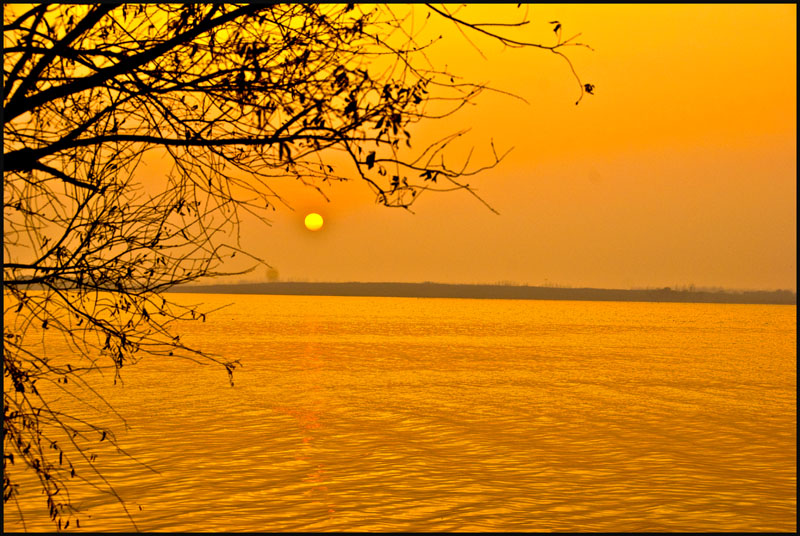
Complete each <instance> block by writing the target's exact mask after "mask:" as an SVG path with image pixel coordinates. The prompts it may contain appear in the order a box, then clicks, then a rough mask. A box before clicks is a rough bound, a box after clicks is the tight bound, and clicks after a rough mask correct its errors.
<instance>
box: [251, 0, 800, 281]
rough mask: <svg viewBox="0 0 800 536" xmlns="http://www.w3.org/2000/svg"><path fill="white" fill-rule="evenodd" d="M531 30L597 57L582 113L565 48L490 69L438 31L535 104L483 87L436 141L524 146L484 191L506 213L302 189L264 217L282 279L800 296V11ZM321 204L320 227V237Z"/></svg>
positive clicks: (579, 64) (627, 14)
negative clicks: (572, 41) (311, 215)
mask: <svg viewBox="0 0 800 536" xmlns="http://www.w3.org/2000/svg"><path fill="white" fill-rule="evenodd" d="M516 13H519V11H517V10H516V7H515V6H503V7H502V8H498V7H496V6H480V5H470V6H469V7H468V8H466V9H465V10H464V11H463V15H464V17H465V18H467V19H472V20H479V19H484V20H486V19H508V18H509V17H508V16H507V15H506V14H508V15H510V16H512V17H513V16H515V14H516ZM529 18H530V20H531V23H530V24H529V25H528V27H527V28H526V29H525V30H524V31H520V32H515V34H514V35H516V36H518V37H522V38H526V39H528V40H538V41H540V42H545V43H548V44H549V43H551V42H552V41H553V39H554V37H553V32H552V26H551V25H550V24H548V22H549V21H552V20H558V21H560V22H561V24H562V27H563V36H564V37H568V36H569V35H572V34H573V33H578V32H580V33H582V36H581V38H580V40H581V41H583V42H586V43H588V44H590V45H591V46H592V47H593V48H594V52H592V51H589V50H586V49H580V48H576V49H572V50H571V51H570V52H569V54H570V57H571V58H572V59H573V62H574V65H575V68H576V69H577V71H578V73H579V74H580V75H581V78H582V79H583V81H584V82H591V83H593V84H596V90H595V95H593V96H592V95H587V96H586V97H585V98H584V99H583V102H582V103H581V104H580V106H575V100H576V98H577V97H578V89H577V84H576V81H575V79H574V78H573V77H572V75H571V74H570V72H569V69H568V67H567V65H566V64H565V63H564V62H563V61H561V60H560V59H559V58H557V57H556V56H555V55H553V54H551V53H549V52H546V51H537V50H515V49H504V48H503V47H502V46H499V45H497V44H494V43H489V42H486V41H484V40H482V39H480V38H477V37H476V38H475V42H476V43H477V44H478V45H480V46H481V48H482V49H483V51H484V54H485V56H486V59H484V58H482V57H481V55H480V54H478V52H476V51H475V49H473V48H472V47H471V46H470V45H469V44H468V43H467V42H466V41H465V40H464V38H463V37H462V36H461V35H460V34H459V32H458V31H457V30H456V29H455V28H454V27H453V26H452V24H445V23H444V22H443V21H442V22H438V23H436V24H438V26H437V28H435V29H434V30H436V31H440V33H443V34H444V36H445V38H446V39H445V43H444V44H443V45H442V46H440V47H439V49H438V50H437V51H436V52H435V54H434V55H433V56H432V59H434V60H435V61H437V62H439V63H446V64H447V66H448V67H449V68H450V69H451V70H452V71H453V72H455V73H457V74H460V75H462V76H463V77H465V78H467V79H470V80H472V81H476V82H483V81H485V82H489V83H490V84H492V85H493V86H495V87H498V88H501V89H504V90H507V91H510V92H513V93H516V94H518V95H520V96H522V97H524V98H525V99H527V100H528V102H529V104H524V103H522V102H520V101H519V100H515V99H513V98H510V97H507V96H504V95H499V94H486V93H485V94H483V95H482V96H481V97H480V98H479V99H478V101H477V102H478V106H477V107H474V108H471V109H469V110H466V111H465V112H464V113H460V114H459V115H456V116H454V117H452V118H449V119H447V120H443V121H440V122H439V123H437V124H433V125H430V126H428V127H426V129H427V130H426V131H425V132H420V134H421V135H430V134H432V133H437V134H438V133H442V134H444V133H447V132H454V131H456V130H459V129H461V128H465V127H470V128H472V131H471V133H470V137H469V139H468V140H467V143H468V144H469V145H470V146H475V148H476V157H477V158H478V159H480V158H488V156H489V154H490V153H489V150H488V144H489V141H490V140H491V139H494V142H495V144H496V145H497V147H498V149H500V150H502V149H504V148H507V147H511V146H513V147H514V150H513V151H512V152H511V154H510V155H509V156H508V158H507V159H506V160H505V161H503V162H502V163H501V164H500V165H499V166H497V167H496V168H495V169H492V170H489V171H487V172H485V173H483V174H481V175H479V176H478V177H477V178H474V180H470V184H473V185H474V186H476V188H477V191H478V192H479V194H480V195H481V196H482V197H483V198H484V199H485V200H486V201H487V202H488V203H490V204H491V205H492V206H493V207H494V208H495V209H497V210H498V211H499V212H500V215H499V216H498V215H496V214H493V213H492V212H490V211H489V210H488V209H486V208H485V207H484V206H483V205H482V204H480V203H479V202H478V201H476V200H475V199H474V198H473V197H471V196H470V195H469V194H467V193H464V192H456V193H450V194H437V195H426V196H424V197H423V198H421V199H420V200H419V202H418V203H417V204H415V205H414V210H415V214H410V213H408V212H406V211H403V210H400V209H389V208H385V207H382V206H380V205H376V204H375V203H374V199H373V196H372V194H371V193H370V191H369V190H368V189H367V187H366V186H365V185H363V184H359V183H356V182H353V183H348V184H346V185H336V186H334V187H332V188H330V189H329V190H326V192H327V193H328V195H329V197H330V198H331V202H330V203H327V202H325V200H324V199H322V198H321V197H320V196H319V195H317V194H312V193H311V192H305V191H299V190H297V189H295V188H293V187H290V188H289V189H284V190H281V193H283V194H284V195H285V196H286V197H287V199H288V201H289V202H290V203H291V204H292V206H293V208H294V209H295V211H294V212H292V211H290V210H286V209H284V210H282V211H279V212H277V213H275V216H274V218H273V222H272V226H271V227H264V226H258V225H255V224H254V225H248V226H247V228H246V229H244V231H243V239H244V240H243V243H244V246H245V247H246V248H249V249H250V250H252V251H253V252H254V253H256V254H257V255H260V256H262V257H263V258H264V259H265V260H267V261H268V262H269V263H270V264H272V265H273V266H274V267H275V268H276V269H277V270H278V272H279V274H280V277H281V279H283V280H309V281H437V282H454V283H493V282H499V281H512V282H515V283H521V284H531V285H540V284H544V283H550V284H561V285H570V286H591V287H607V288H612V287H613V288H629V287H641V286H676V285H677V286H680V285H689V284H694V285H696V286H721V287H726V288H739V289H742V288H760V289H777V288H788V289H796V271H797V264H796V253H797V235H796V230H795V226H796V220H797V205H796V191H797V190H796V188H797V186H796V173H797V159H796V154H797V153H796V140H797V124H796V97H797V86H796V75H797V72H796V44H797V28H796V6H795V5H790V4H787V5H612V6H603V5H541V6H538V5H537V6H533V7H531V8H530V11H529ZM430 20H431V21H434V17H431V19H430ZM415 134H416V132H415ZM311 211H315V212H319V213H320V214H322V216H323V217H324V218H325V226H324V227H323V228H322V230H320V231H318V232H310V231H308V230H306V229H305V228H304V227H303V219H304V217H305V216H306V214H307V213H308V212H311ZM265 276H266V273H265V270H264V269H260V270H258V271H257V272H255V273H253V274H251V275H250V276H247V277H244V278H238V279H248V280H264V279H265Z"/></svg>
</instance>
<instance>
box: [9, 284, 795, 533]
mask: <svg viewBox="0 0 800 536" xmlns="http://www.w3.org/2000/svg"><path fill="white" fill-rule="evenodd" d="M172 298H173V299H174V300H176V301H178V302H181V303H203V304H206V305H205V306H206V307H207V308H208V309H212V308H215V307H218V306H220V305H222V304H226V303H232V302H235V304H234V305H231V306H230V307H227V308H224V309H222V310H220V311H218V312H216V313H214V314H212V315H210V316H209V317H208V320H207V321H206V322H205V323H200V322H197V323H191V324H189V325H186V326H182V327H181V329H180V330H179V332H181V333H183V335H182V340H183V341H185V342H189V343H194V344H196V345H199V346H201V347H203V348H205V349H207V350H209V351H211V352H215V353H218V354H220V355H224V356H226V357H229V358H238V359H240V360H241V362H242V364H243V368H241V369H238V370H237V372H236V373H235V386H234V387H230V385H229V383H228V380H227V375H226V373H225V371H224V369H221V368H218V367H211V366H202V365H198V364H195V363H191V362H186V361H181V360H175V359H161V358H159V359H144V360H143V361H142V363H141V364H139V365H137V366H135V367H129V368H128V367H126V368H125V369H123V371H122V373H123V376H122V378H123V380H124V385H117V386H116V387H113V386H112V385H111V384H112V378H111V377H110V376H107V377H105V378H98V381H96V382H95V383H94V384H93V385H95V386H96V387H97V388H98V389H99V390H100V392H101V393H102V394H103V395H104V396H106V398H107V399H108V400H109V402H111V403H112V404H113V406H114V407H115V409H116V410H117V411H118V412H119V413H120V415H121V416H122V417H123V418H124V419H125V420H126V421H127V423H128V425H129V427H130V430H128V431H126V430H125V429H124V426H123V425H122V423H121V422H120V421H119V419H116V418H115V417H113V415H112V414H111V413H110V412H109V411H102V408H101V413H99V414H94V415H95V416H94V417H93V418H94V419H95V420H101V421H102V422H108V423H110V424H111V425H112V426H114V430H115V431H116V434H117V437H118V440H119V444H120V446H121V447H123V448H124V449H125V450H126V451H127V452H128V453H129V454H131V455H132V456H134V457H135V458H136V459H138V460H140V461H141V462H143V463H146V464H147V465H149V466H150V467H151V468H152V469H154V470H155V471H157V472H154V471H153V470H150V469H148V468H146V467H144V466H142V465H141V464H138V463H136V462H135V461H132V460H130V459H129V458H127V457H125V456H122V455H118V454H115V453H113V452H109V451H108V450H105V451H103V450H101V449H100V446H107V445H108V442H105V443H102V444H100V445H99V446H98V450H96V452H98V453H99V456H100V457H99V458H98V460H97V461H98V468H99V469H100V470H101V471H102V472H103V474H104V476H105V477H106V478H107V479H108V481H109V482H110V483H111V484H112V485H113V486H114V488H115V489H116V491H117V493H118V494H119V495H120V497H121V498H122V499H123V500H124V502H125V506H126V507H127V509H128V511H129V512H130V515H131V517H132V519H133V521H134V522H135V523H136V526H137V527H138V528H139V530H143V531H371V532H374V531H480V530H488V531H581V532H595V531H604V532H614V531H672V532H677V531H794V530H795V529H796V506H797V500H796V499H797V496H796V479H797V465H796V454H797V435H796V427H797V411H796V408H797V404H796V402H797V399H796V388H797V384H796V370H797V339H796V327H797V321H796V307H794V306H773V305H720V304H683V303H630V302H626V303H622V302H566V301H522V300H458V299H415V298H363V297H319V296H252V295H250V296H248V295H237V296H230V295H197V294H195V295H191V294H177V295H172ZM59 404H62V405H63V406H64V407H65V408H72V410H74V411H83V410H79V409H77V408H76V406H74V404H75V403H74V402H72V401H70V400H69V399H68V398H66V397H61V401H60V402H59ZM87 415H91V413H87ZM98 415H99V416H98ZM115 419H116V420H115ZM20 478H21V481H22V482H23V484H26V485H27V484H30V481H29V480H26V479H25V477H24V476H20ZM73 482H74V484H73V488H71V493H72V495H73V498H74V499H75V504H76V505H77V506H78V507H80V508H81V510H82V512H83V515H81V516H80V517H81V529H86V530H94V531H131V530H133V525H132V524H131V521H130V519H129V518H128V517H127V516H126V515H125V513H124V511H123V508H122V506H121V505H120V503H119V501H118V500H117V499H115V498H114V497H112V496H110V495H109V494H107V493H101V492H98V491H96V490H94V489H92V488H90V487H88V486H85V485H84V486H81V485H80V482H78V481H77V480H75V481H73ZM22 491H23V493H22V495H21V500H20V504H21V507H22V508H23V512H25V513H26V516H25V522H26V527H27V529H28V530H52V529H53V526H52V524H51V523H50V521H49V520H48V518H47V513H46V511H45V510H44V508H43V506H40V505H39V503H40V502H42V499H41V496H40V495H38V494H37V493H36V492H35V489H34V490H33V491H32V488H30V487H28V488H27V489H23V490H22ZM4 513H5V519H4V529H5V530H21V528H22V525H21V524H20V522H19V515H18V514H17V513H16V507H15V506H13V505H12V503H8V504H6V507H5V508H4ZM72 528H73V527H70V529H72Z"/></svg>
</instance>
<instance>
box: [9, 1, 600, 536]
mask: <svg viewBox="0 0 800 536" xmlns="http://www.w3.org/2000/svg"><path fill="white" fill-rule="evenodd" d="M426 9H427V11H426V15H427V16H428V17H431V16H433V17H444V18H446V19H449V20H450V21H452V22H453V23H454V24H455V25H456V26H457V27H458V28H459V29H463V31H467V32H477V33H480V34H483V35H488V36H490V37H491V38H493V39H497V40H499V41H501V42H502V43H504V44H505V45H507V46H514V47H530V48H538V49H541V50H546V51H550V52H552V53H554V54H556V55H558V56H560V57H561V58H562V59H564V60H566V62H567V63H568V65H569V67H570V69H572V65H571V64H570V63H569V60H568V59H567V57H566V56H565V55H564V53H563V52H562V50H563V49H564V47H566V46H575V45H578V46H585V45H581V44H580V43H576V42H575V41H574V38H572V39H568V40H566V41H562V40H561V33H560V30H561V26H560V25H559V26H558V27H557V39H558V41H557V43H555V44H554V45H550V46H547V45H541V44H536V43H526V42H520V41H516V40H512V39H509V38H507V37H504V36H503V35H501V34H500V33H498V32H499V31H503V30H504V29H506V28H508V27H516V26H522V25H524V24H526V21H524V20H522V21H520V22H514V23H504V24H490V23H475V22H469V21H467V20H465V19H463V18H462V17H460V16H458V15H457V14H456V13H455V12H453V11H451V10H450V9H449V8H448V7H447V6H439V7H437V6H433V5H429V6H427V8H426ZM3 21H4V27H3V37H4V47H5V51H4V61H3V72H4V80H3V113H4V125H3V132H4V147H3V151H4V152H3V166H4V174H3V186H4V188H3V191H4V205H3V213H4V244H3V251H4V260H5V264H4V268H3V278H4V279H3V293H4V299H5V305H4V321H5V322H4V324H5V327H4V333H3V350H4V352H3V363H4V391H3V400H4V420H3V434H4V436H3V444H4V452H5V454H4V459H3V500H4V502H7V501H9V500H10V499H12V498H14V497H15V496H16V491H17V487H18V484H17V483H16V482H14V481H13V479H12V477H11V475H10V474H9V468H10V465H14V464H17V465H21V466H23V467H27V468H29V469H30V470H32V471H33V472H34V473H35V474H36V476H37V477H38V480H39V482H40V485H41V488H42V490H43V492H44V496H45V498H46V501H47V506H48V508H49V511H50V516H51V518H52V520H53V522H54V523H55V524H56V525H57V527H58V528H59V529H60V528H62V526H63V527H68V526H69V523H70V521H73V523H74V524H78V526H79V523H80V522H79V520H78V518H77V517H76V516H77V513H76V511H75V510H74V509H73V508H72V505H71V504H70V501H69V498H68V495H67V493H66V492H65V493H59V492H60V491H63V490H65V488H66V484H67V481H68V480H70V479H72V478H75V477H76V471H75V468H76V466H77V462H76V460H83V462H82V463H85V464H88V465H87V467H92V468H93V467H94V466H93V464H92V462H93V459H92V457H91V455H89V454H88V453H87V448H88V446H89V445H91V444H92V443H94V442H97V441H110V442H112V443H114V444H116V440H115V438H114V434H113V431H112V430H110V429H108V428H107V427H104V426H100V425H96V424H92V423H90V422H85V421H83V420H80V419H78V418H77V417H74V416H70V415H66V414H64V413H62V412H60V411H59V409H58V407H57V406H56V405H55V404H53V403H52V400H49V399H48V397H47V396H45V395H43V394H42V393H41V392H40V388H41V387H42V385H43V384H45V383H48V384H52V385H57V386H58V387H59V388H61V389H62V390H69V389H70V388H71V386H73V385H76V384H77V385H87V386H88V384H87V383H86V377H87V376H86V375H87V374H90V373H91V372H92V371H98V370H106V369H108V370H111V371H113V372H114V374H115V382H116V378H118V377H119V373H120V370H121V369H122V368H123V366H130V365H132V364H135V363H136V362H137V361H138V360H139V359H140V357H141V356H142V355H145V354H148V355H162V356H174V357H182V358H188V359H194V360H198V361H205V362H214V363H217V364H219V366H220V367H221V368H222V369H224V370H226V371H227V373H228V375H229V378H230V381H231V383H232V382H233V371H234V369H235V367H236V366H237V364H238V363H237V362H235V361H233V362H231V361H228V360H224V359H221V358H217V357H214V356H211V355H207V354H205V353H203V352H202V351H201V350H198V349H194V348H190V347H188V346H186V345H184V344H183V343H182V342H181V341H180V337H179V336H178V335H176V334H175V333H174V332H173V331H174V330H173V329H172V328H173V326H174V325H175V323H176V322H178V321H181V320H186V319H197V320H201V321H205V313H204V312H201V311H198V310H195V309H194V308H191V307H188V308H187V307H181V306H178V305H177V304H175V303H171V302H170V301H169V300H168V299H167V298H166V297H164V296H163V295H162V292H163V291H165V290H167V289H169V288H170V287H171V286H173V285H176V284H181V283H186V282H190V281H194V280H196V279H198V278H200V277H207V276H214V275H219V274H221V273H223V272H222V271H221V266H222V263H223V262H224V260H225V259H227V258H229V257H232V256H233V255H235V254H236V253H237V252H239V253H240V254H242V255H247V252H245V251H242V250H241V249H240V248H239V246H238V241H237V236H238V235H237V232H238V225H239V215H240V214H241V213H242V211H244V212H248V213H251V214H253V215H255V216H257V217H258V218H261V219H265V218H266V216H267V214H268V213H269V212H270V211H272V210H275V207H276V205H279V204H281V203H284V200H283V199H282V198H281V197H280V195H279V194H278V192H276V191H275V190H274V189H273V187H272V186H271V185H272V184H274V182H275V179H277V178H286V177H289V178H293V179H295V180H297V181H300V182H302V183H303V184H305V185H307V186H308V187H310V188H315V189H317V190H318V191H319V192H320V193H322V190H321V189H320V185H322V184H324V183H327V182H331V181H342V180H351V179H355V180H360V181H362V182H363V183H365V184H366V185H367V186H368V187H369V188H371V189H372V191H373V192H374V193H375V196H376V200H377V202H378V203H381V204H383V205H386V206H389V207H403V208H409V207H410V206H411V205H412V204H413V203H414V202H416V200H417V199H419V197H420V196H421V195H422V194H423V193H426V192H430V191H450V190H465V191H467V192H470V193H472V194H473V195H475V192H474V191H472V190H471V188H470V186H469V185H468V184H467V183H465V182H463V178H464V177H467V176H469V175H472V174H474V173H477V172H478V171H480V170H481V169H485V168H486V167H491V166H493V165H495V164H497V163H498V162H499V161H500V160H501V159H502V156H499V155H497V153H494V159H493V160H492V161H491V162H488V163H487V164H486V165H484V166H482V167H477V168H471V167H469V166H468V164H469V162H468V161H467V162H465V163H462V165H459V166H457V167H448V166H447V165H446V164H445V159H444V153H445V152H446V149H447V148H448V144H450V143H451V141H452V140H453V139H455V138H456V137H458V136H459V135H460V133H455V134H453V135H451V136H448V137H446V138H444V139H442V140H440V141H438V142H435V143H433V144H430V145H427V146H425V147H423V148H421V149H420V150H417V151H416V152H414V151H412V147H411V138H412V134H411V127H412V125H414V124H416V123H418V122H420V121H431V120H436V119H442V118H444V117H446V116H448V115H449V114H451V113H453V112H455V111H456V110H458V109H459V108H461V107H462V106H464V105H465V104H466V103H469V102H472V101H473V100H474V99H475V97H476V96H477V95H478V94H479V93H480V92H481V91H483V90H486V89H487V87H486V86H484V85H480V84H471V83H467V82H462V81H460V80H458V79H456V78H454V77H453V76H452V75H451V74H450V73H448V72H446V71H444V70H440V69H437V68H436V67H433V66H431V65H430V64H429V62H427V58H426V56H425V50H426V47H427V46H429V44H430V43H419V42H417V41H416V40H415V38H414V36H413V35H412V33H411V31H410V30H409V29H408V24H407V21H406V20H405V19H403V18H402V17H399V16H396V15H395V14H394V12H393V11H392V9H391V8H390V7H387V6H376V7H370V8H366V7H363V6H361V5H354V4H347V5H343V4H342V5H333V4H285V5H284V4H280V5H279V4H271V3H251V4H109V3H104V4H98V5H63V4H38V5H33V6H22V5H7V6H5V9H4V15H3ZM572 73H573V75H574V76H575V78H576V80H577V83H578V88H579V91H580V97H582V96H583V94H584V87H585V88H586V91H588V92H590V93H591V91H592V89H593V88H594V86H592V85H590V84H586V85H585V86H584V85H583V84H582V83H581V81H580V80H579V79H578V78H577V75H576V74H575V71H574V69H573V70H572ZM578 100H580V98H579V99H578ZM342 157H344V160H345V161H346V162H347V166H346V169H340V170H339V171H338V172H337V171H336V169H335V168H334V166H333V164H332V159H333V160H335V162H336V163H337V165H339V166H340V168H341V165H340V162H341V161H342V160H343V158H342ZM158 158H160V159H162V161H166V162H169V163H170V165H171V171H170V172H169V173H168V174H167V175H166V176H164V177H162V178H160V179H158V180H153V179H152V178H149V179H148V181H145V180H143V179H142V175H141V172H140V164H141V163H142V162H143V161H147V159H158ZM323 195H324V193H323ZM476 197H477V195H476ZM251 258H252V259H253V261H254V262H255V263H263V261H261V260H260V259H256V258H255V257H251ZM45 333H47V334H49V335H52V334H53V333H57V334H60V335H61V336H62V337H63V339H64V340H65V341H66V344H67V346H68V348H69V352H68V353H67V355H66V356H65V355H63V354H59V355H48V353H47V352H46V349H45V348H44V347H43V346H42V344H41V341H42V339H43V334H45ZM94 478H100V479H102V475H100V474H99V473H97V474H96V475H95V477H94ZM112 491H113V488H112ZM131 521H133V520H132V519H131ZM62 523H63V525H62Z"/></svg>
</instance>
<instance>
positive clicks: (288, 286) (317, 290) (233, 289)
mask: <svg viewBox="0 0 800 536" xmlns="http://www.w3.org/2000/svg"><path fill="white" fill-rule="evenodd" d="M168 292H181V293H208V294H275V295H299V296H374V297H394V298H473V299H512V300H578V301H646V302H687V303H741V304H765V305H796V304H797V294H796V293H795V292H792V291H790V290H744V291H732V290H714V291H708V290H688V289H681V290H673V289H672V288H670V287H664V288H660V289H628V290H625V289H601V288H571V287H549V286H548V287H535V286H521V285H476V284H451V283H430V282H426V283H360V282H347V283H320V282H298V281H273V282H264V283H235V284H216V285H181V286H175V287H172V288H171V289H170V290H169V291H168Z"/></svg>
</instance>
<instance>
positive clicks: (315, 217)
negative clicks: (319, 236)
mask: <svg viewBox="0 0 800 536" xmlns="http://www.w3.org/2000/svg"><path fill="white" fill-rule="evenodd" d="M305 223H306V229H308V230H309V231H319V230H320V229H322V216H320V215H319V214H317V213H316V212H312V213H311V214H309V215H308V216H306V222H305Z"/></svg>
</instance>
